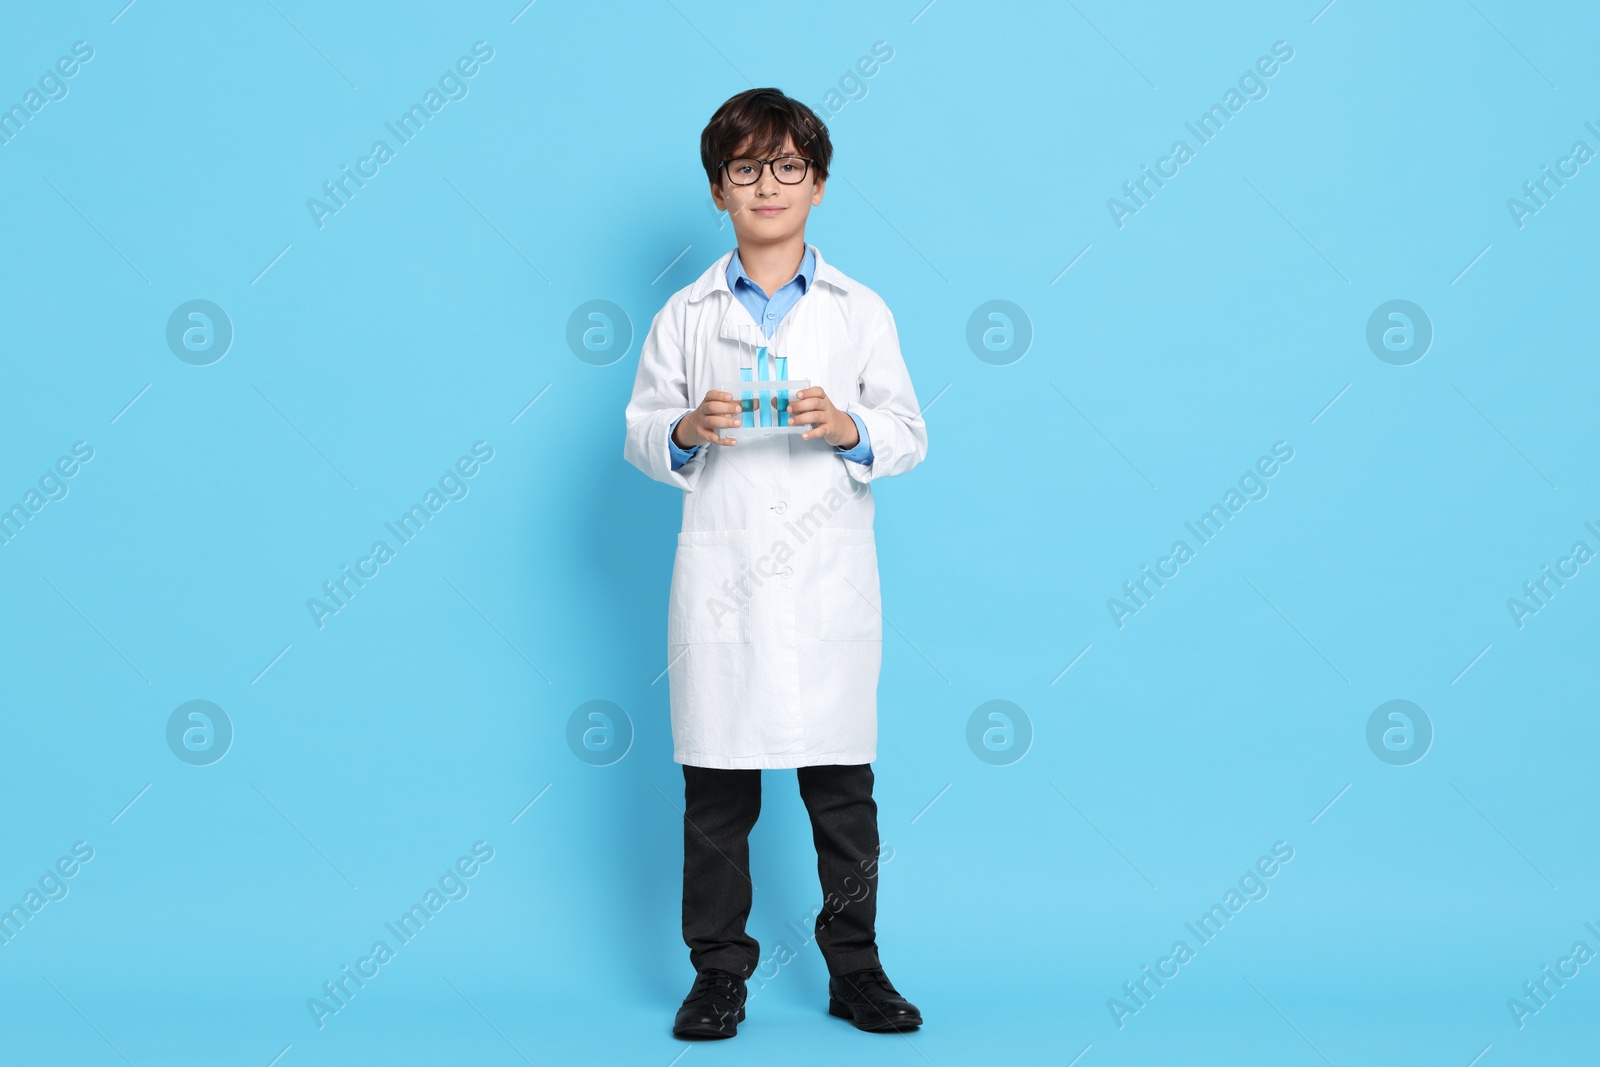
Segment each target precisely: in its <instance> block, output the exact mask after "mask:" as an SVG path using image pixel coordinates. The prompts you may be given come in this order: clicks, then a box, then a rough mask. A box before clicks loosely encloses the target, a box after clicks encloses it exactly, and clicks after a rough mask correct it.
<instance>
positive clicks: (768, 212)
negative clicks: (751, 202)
mask: <svg viewBox="0 0 1600 1067" xmlns="http://www.w3.org/2000/svg"><path fill="white" fill-rule="evenodd" d="M750 210H751V211H753V212H754V213H755V214H757V215H760V216H761V217H762V218H764V219H770V218H773V217H775V216H777V215H778V214H780V213H781V212H783V211H784V210H785V209H784V208H781V207H753V208H751V209H750Z"/></svg>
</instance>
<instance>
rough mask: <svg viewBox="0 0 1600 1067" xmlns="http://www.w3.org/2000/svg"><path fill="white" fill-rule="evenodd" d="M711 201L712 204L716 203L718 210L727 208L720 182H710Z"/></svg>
mask: <svg viewBox="0 0 1600 1067" xmlns="http://www.w3.org/2000/svg"><path fill="white" fill-rule="evenodd" d="M711 202H712V203H713V204H715V205H717V210H718V211H726V210H728V200H727V197H725V196H723V195H722V183H721V182H712V183H711Z"/></svg>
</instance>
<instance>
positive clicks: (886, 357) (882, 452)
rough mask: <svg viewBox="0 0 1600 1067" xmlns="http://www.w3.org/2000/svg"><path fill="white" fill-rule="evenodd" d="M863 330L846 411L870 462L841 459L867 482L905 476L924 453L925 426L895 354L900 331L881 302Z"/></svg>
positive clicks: (858, 478) (854, 475) (853, 474)
mask: <svg viewBox="0 0 1600 1067" xmlns="http://www.w3.org/2000/svg"><path fill="white" fill-rule="evenodd" d="M875 303H876V305H877V306H876V313H875V314H874V315H873V316H872V320H871V325H870V326H869V327H868V330H867V338H866V356H865V359H863V361H862V364H861V377H860V388H861V398H860V400H858V401H856V402H854V403H851V404H850V405H849V406H848V407H847V408H846V411H847V412H848V413H849V414H852V415H855V416H857V417H858V418H860V419H861V421H862V422H863V423H865V424H866V427H867V438H868V440H870V441H871V442H872V463H871V465H866V466H864V465H862V464H860V463H853V462H851V461H850V460H843V461H842V462H843V463H844V468H845V470H846V471H848V472H849V473H850V477H852V478H854V479H855V480H856V481H858V482H863V483H865V482H870V481H872V480H873V479H874V478H884V477H887V476H889V475H891V474H904V473H905V472H906V471H908V470H910V469H911V468H912V467H915V466H916V465H917V464H918V463H921V462H922V460H923V458H924V457H925V456H927V454H928V430H927V427H926V426H925V425H924V424H923V421H922V408H921V406H920V405H919V404H918V403H917V394H916V392H915V391H914V390H913V389H912V387H911V375H910V374H909V373H907V371H906V364H905V360H904V359H902V358H901V356H900V335H899V333H898V332H897V331H896V330H895V325H894V315H892V314H891V313H890V311H889V308H888V305H886V304H884V303H883V302H882V300H881V299H880V300H877V301H875Z"/></svg>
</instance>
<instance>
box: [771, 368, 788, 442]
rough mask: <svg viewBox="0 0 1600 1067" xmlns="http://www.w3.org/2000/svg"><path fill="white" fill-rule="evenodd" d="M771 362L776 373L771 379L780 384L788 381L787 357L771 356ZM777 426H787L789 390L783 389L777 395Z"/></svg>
mask: <svg viewBox="0 0 1600 1067" xmlns="http://www.w3.org/2000/svg"><path fill="white" fill-rule="evenodd" d="M772 362H773V363H775V364H777V368H778V369H777V371H776V373H775V374H774V375H773V377H775V378H777V380H778V381H780V382H786V381H788V380H789V357H788V356H773V357H772ZM778 425H779V426H787V425H789V390H787V389H784V390H781V391H779V393H778Z"/></svg>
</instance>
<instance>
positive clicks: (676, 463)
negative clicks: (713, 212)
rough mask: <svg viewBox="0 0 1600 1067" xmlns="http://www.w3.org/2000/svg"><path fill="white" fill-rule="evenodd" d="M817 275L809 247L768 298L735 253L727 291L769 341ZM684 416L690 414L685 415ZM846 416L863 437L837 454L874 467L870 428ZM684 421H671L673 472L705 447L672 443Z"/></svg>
mask: <svg viewBox="0 0 1600 1067" xmlns="http://www.w3.org/2000/svg"><path fill="white" fill-rule="evenodd" d="M816 272H817V257H816V254H815V253H813V252H812V251H811V246H810V245H807V246H806V254H805V255H803V256H801V257H800V269H799V270H798V271H796V272H795V276H794V277H793V278H790V279H789V280H788V281H787V282H785V283H783V285H781V286H779V287H778V291H777V292H775V293H773V294H772V296H770V297H768V296H767V294H766V292H765V291H764V290H763V289H762V288H761V286H759V285H757V284H756V283H755V282H753V281H751V280H750V276H749V275H748V274H746V273H745V272H744V264H743V263H741V262H740V261H739V253H738V252H737V251H735V252H734V253H733V258H731V259H729V260H728V271H727V277H728V288H729V289H731V290H733V295H734V296H736V297H738V298H739V303H741V304H743V305H744V306H745V308H746V309H747V310H748V311H749V312H750V317H751V318H752V319H755V320H756V322H757V323H759V324H760V326H761V332H762V333H763V334H765V335H766V336H767V337H771V336H772V335H773V333H775V332H776V331H777V329H778V324H779V323H781V322H782V321H783V317H784V316H785V315H787V314H789V312H790V311H792V310H794V306H795V305H796V304H798V303H799V302H800V298H801V297H802V296H804V295H805V294H806V293H807V292H809V291H810V289H811V279H812V278H813V277H814V276H815V275H816ZM684 414H688V413H687V412H685V413H684ZM845 414H847V415H849V416H850V420H851V421H852V422H854V423H855V424H856V432H857V433H859V434H860V435H861V440H860V441H858V442H856V446H855V447H854V448H837V447H836V448H835V451H837V452H838V453H839V455H841V456H843V457H844V458H845V459H848V460H852V461H854V462H856V463H860V464H861V465H863V466H870V465H871V463H872V442H871V441H869V440H868V439H867V428H866V426H865V425H863V424H862V422H861V419H860V418H859V417H857V415H856V414H855V412H853V411H850V412H845ZM682 420H683V415H679V416H678V417H677V418H676V419H674V420H672V427H671V429H669V430H668V431H667V447H668V448H669V449H671V450H672V469H673V470H677V469H678V468H679V467H681V466H683V465H684V464H685V463H687V462H689V460H690V459H692V458H693V457H694V454H695V453H696V452H698V451H700V449H701V447H702V446H700V445H695V446H694V447H693V448H690V449H682V448H679V447H678V442H676V441H674V440H673V439H672V433H673V431H674V430H676V429H677V428H678V423H679V422H681V421H682Z"/></svg>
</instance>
